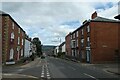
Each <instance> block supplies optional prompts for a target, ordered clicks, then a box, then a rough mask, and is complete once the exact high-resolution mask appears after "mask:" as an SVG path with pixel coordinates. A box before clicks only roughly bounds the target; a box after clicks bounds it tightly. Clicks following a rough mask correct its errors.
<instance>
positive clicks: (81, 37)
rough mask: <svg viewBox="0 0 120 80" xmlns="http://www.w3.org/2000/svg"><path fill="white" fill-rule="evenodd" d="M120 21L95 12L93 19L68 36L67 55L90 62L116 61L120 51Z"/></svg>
mask: <svg viewBox="0 0 120 80" xmlns="http://www.w3.org/2000/svg"><path fill="white" fill-rule="evenodd" d="M119 23H120V21H118V20H112V19H107V18H103V17H99V16H97V12H94V13H93V14H92V16H91V20H86V21H84V22H83V24H82V25H81V26H80V27H79V28H78V29H76V30H75V31H73V32H71V33H70V34H69V35H67V36H66V51H67V52H66V53H67V55H66V56H67V57H69V58H73V59H77V60H80V61H81V62H88V63H104V62H111V61H112V62H114V61H115V56H116V52H119V51H120V47H119V46H120V43H119V39H120V36H119V32H120V26H118V24H119ZM118 54H120V53H118Z"/></svg>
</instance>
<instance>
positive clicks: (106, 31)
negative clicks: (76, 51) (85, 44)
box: [90, 22, 118, 63]
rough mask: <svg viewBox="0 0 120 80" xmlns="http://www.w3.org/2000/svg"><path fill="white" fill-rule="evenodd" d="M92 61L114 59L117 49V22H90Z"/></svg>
mask: <svg viewBox="0 0 120 80" xmlns="http://www.w3.org/2000/svg"><path fill="white" fill-rule="evenodd" d="M90 26H91V49H92V51H91V52H92V63H96V62H104V61H114V58H115V50H116V49H118V26H117V23H105V22H91V24H90Z"/></svg>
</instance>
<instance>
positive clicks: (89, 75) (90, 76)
mask: <svg viewBox="0 0 120 80" xmlns="http://www.w3.org/2000/svg"><path fill="white" fill-rule="evenodd" d="M84 75H86V76H89V77H91V78H94V79H96V78H95V77H94V76H91V75H89V74H86V73H84ZM96 80H98V79H96Z"/></svg>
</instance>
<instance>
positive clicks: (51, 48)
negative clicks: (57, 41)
mask: <svg viewBox="0 0 120 80" xmlns="http://www.w3.org/2000/svg"><path fill="white" fill-rule="evenodd" d="M55 47H56V46H54V45H43V46H42V52H43V53H45V54H46V55H48V54H49V55H52V54H53V51H54V48H55Z"/></svg>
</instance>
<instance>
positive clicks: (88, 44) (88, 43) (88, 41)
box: [87, 37, 90, 47]
mask: <svg viewBox="0 0 120 80" xmlns="http://www.w3.org/2000/svg"><path fill="white" fill-rule="evenodd" d="M87 46H88V47H90V37H87Z"/></svg>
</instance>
